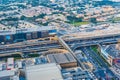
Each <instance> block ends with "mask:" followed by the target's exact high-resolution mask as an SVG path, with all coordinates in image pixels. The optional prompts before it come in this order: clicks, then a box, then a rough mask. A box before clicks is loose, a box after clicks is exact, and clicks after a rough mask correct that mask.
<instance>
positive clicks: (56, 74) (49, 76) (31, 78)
mask: <svg viewBox="0 0 120 80" xmlns="http://www.w3.org/2000/svg"><path fill="white" fill-rule="evenodd" d="M25 73H26V79H27V80H63V79H62V76H61V72H60V66H58V65H56V64H55V63H48V64H42V65H34V66H28V67H26V71H25Z"/></svg>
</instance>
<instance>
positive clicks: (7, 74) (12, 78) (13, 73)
mask: <svg viewBox="0 0 120 80" xmlns="http://www.w3.org/2000/svg"><path fill="white" fill-rule="evenodd" d="M0 80H19V72H18V71H17V70H3V71H0Z"/></svg>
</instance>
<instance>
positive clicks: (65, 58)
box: [47, 53, 77, 68]
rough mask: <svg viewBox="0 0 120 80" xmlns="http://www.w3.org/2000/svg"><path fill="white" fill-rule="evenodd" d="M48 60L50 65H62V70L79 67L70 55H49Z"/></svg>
mask: <svg viewBox="0 0 120 80" xmlns="http://www.w3.org/2000/svg"><path fill="white" fill-rule="evenodd" d="M47 59H48V61H49V62H50V63H57V64H60V66H61V67H62V68H71V67H76V66H77V61H76V60H75V58H74V57H73V56H72V55H71V54H69V53H65V54H63V53H58V54H48V55H47Z"/></svg>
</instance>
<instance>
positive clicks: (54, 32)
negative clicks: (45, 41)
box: [49, 29, 57, 35]
mask: <svg viewBox="0 0 120 80" xmlns="http://www.w3.org/2000/svg"><path fill="white" fill-rule="evenodd" d="M56 33H57V30H55V29H54V30H49V35H55V34H56Z"/></svg>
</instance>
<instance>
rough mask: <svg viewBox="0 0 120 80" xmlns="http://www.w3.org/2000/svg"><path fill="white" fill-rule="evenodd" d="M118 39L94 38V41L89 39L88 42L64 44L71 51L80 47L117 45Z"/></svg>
mask: <svg viewBox="0 0 120 80" xmlns="http://www.w3.org/2000/svg"><path fill="white" fill-rule="evenodd" d="M119 39H120V38H119ZM119 39H118V38H113V37H110V38H108V39H106V38H96V39H90V40H74V41H66V43H67V44H68V45H69V46H70V47H71V49H72V50H74V49H76V48H77V47H82V46H92V45H97V44H111V43H117V42H118V40H119Z"/></svg>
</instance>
